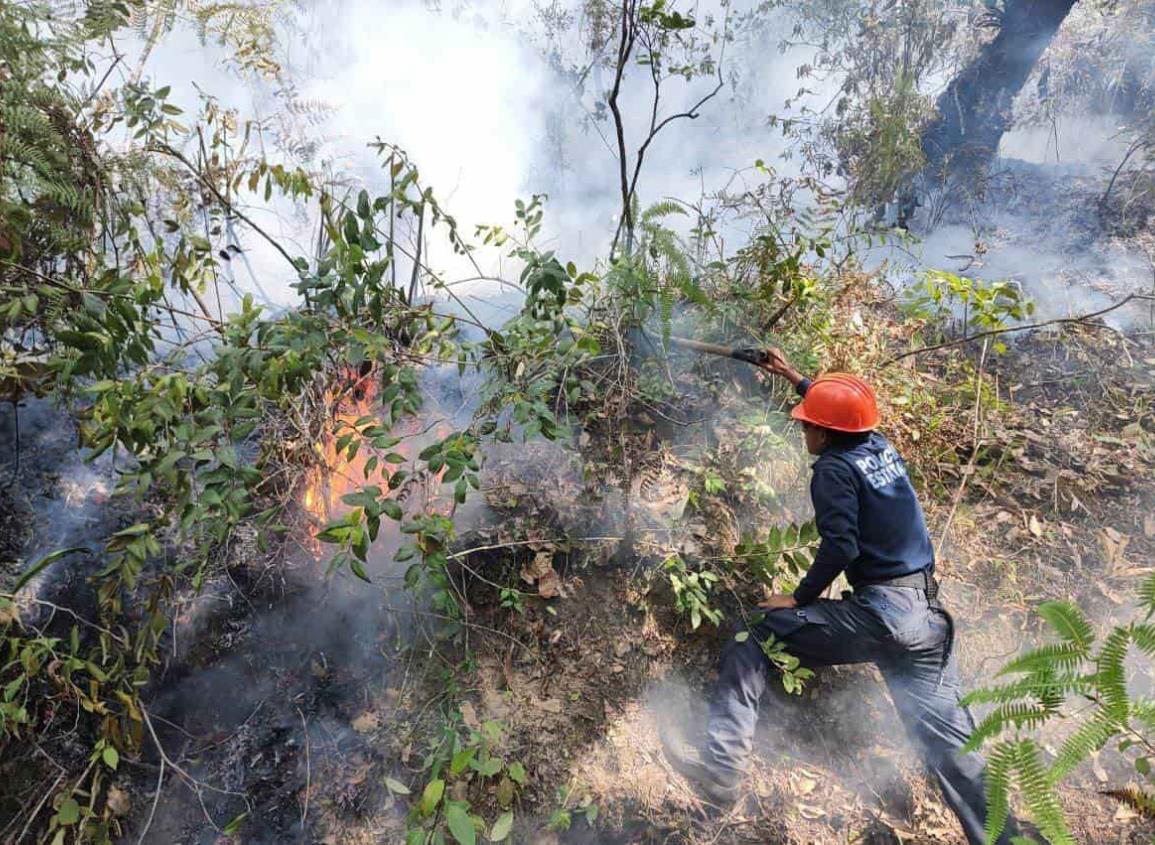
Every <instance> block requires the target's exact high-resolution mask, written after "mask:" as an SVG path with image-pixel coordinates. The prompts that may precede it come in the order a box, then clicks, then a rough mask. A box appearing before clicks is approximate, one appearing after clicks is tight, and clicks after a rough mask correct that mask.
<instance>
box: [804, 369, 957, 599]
mask: <svg viewBox="0 0 1155 845" xmlns="http://www.w3.org/2000/svg"><path fill="white" fill-rule="evenodd" d="M809 386H810V383H809V380H806V381H803V382H802V384H800V385H799V386H798V392H799V393H803V394H805V392H806V389H807V388H808V387H809ZM813 470H814V475H813V477H812V478H811V480H810V498H811V499H812V500H813V502H814V520H815V522H816V523H817V525H818V533H819V535H820V536H821V538H822V542H821V543H820V544H819V546H818V553H817V554H816V555H815V556H814V563H813V565H812V566H811V567H810V570H809V571H808V572H807V573H806V577H805V578H803V579H802V583H801V584H799V585H798V589H796V590H795V591H794V600H795V601H797V602H798V604H800V605H802V604H808V603H810V602H812V601H814V600H815V599H816V598H818V597H819V595H821V594H822V591H823V590H825V589H826V588H827V587H828V586H830V584H831V582H833V581H834V579H835V578H837V577H838V574H839V573H840V572H843V571H845V572H846V578H847V580H848V581H850V584H851V586H859V585H861V584H864V583H868V582H871V581H881V580H885V579H888V578H897V577H898V576H900V575H909V574H911V573H912V572H917V571H919V570H920V569H927V568H929V569H930V570H932V571H933V569H934V548H933V547H932V545H931V542H930V535H929V534H928V533H927V530H926V520H925V519H924V518H923V515H922V508H921V507H920V506H919V504H918V498H917V497H916V496H915V493H914V488H913V487H912V486H911V484H910V479H909V478H908V477H907V474H906V465H905V464H904V463H903V461H902V458H901V457H899V454H898V452H896V451H895V449H894V447H893V446H891V445H890V444H889V443H888V442H887V441H886V438H885V437H883V436H882V435H881V434H878V433H877V432H870V433H869V434H864V435H862V436H861V437H860V438H855V439H853V440H852V441H851V442H849V443H846V444H843V445H840V446H833V447H831V448H829V449H827V450H826V451H824V452H823V453H822V454H821V455H819V457H818V460H817V461H815V462H814V467H813Z"/></svg>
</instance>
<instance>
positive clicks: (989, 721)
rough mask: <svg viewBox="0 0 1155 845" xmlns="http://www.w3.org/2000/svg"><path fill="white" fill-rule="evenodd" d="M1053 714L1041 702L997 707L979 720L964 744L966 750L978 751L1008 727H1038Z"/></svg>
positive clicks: (1016, 703)
mask: <svg viewBox="0 0 1155 845" xmlns="http://www.w3.org/2000/svg"><path fill="white" fill-rule="evenodd" d="M1051 716H1052V713H1051V711H1050V710H1048V709H1047V708H1046V707H1043V706H1042V705H1040V704H1034V703H1028V702H1013V703H1011V704H1004V705H1002V706H1001V707H997V708H995V709H994V711H992V712H991V713H990V714H988V715H987V717H986V718H985V719H983V720H982V721H981V722H979V724H978V727H976V728H975V729H974V731H973V732H972V733H971V735H970V737H969V738H968V739H967V741H966V745H964V746H963V748H962V750H963V751H964V752H970V751H978V750H979V748H981V747H982V746H983V743H985V742H986V741H987V740H989V739H991V738H993V737H996V736H998V735H999V734H1001V733H1003V731H1005V730H1007V729H1008V728H1015V729H1020V728H1037V727H1039V726H1040V725H1042V724H1044V723H1045V722H1046V721H1047V719H1049V718H1050V717H1051Z"/></svg>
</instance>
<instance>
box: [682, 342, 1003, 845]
mask: <svg viewBox="0 0 1155 845" xmlns="http://www.w3.org/2000/svg"><path fill="white" fill-rule="evenodd" d="M762 366H763V368H764V369H765V370H767V371H768V372H771V373H774V374H776V375H779V376H782V377H783V378H785V379H787V380H788V381H789V382H790V383H791V384H792V385H794V387H795V389H796V390H797V391H798V393H799V394H800V395H801V396H802V402H801V403H800V404H799V405H797V406H796V407H795V408H794V409H793V411H792V412H791V416H792V417H793V418H794V419H796V420H799V421H800V422H801V423H802V431H803V435H804V437H805V439H806V449H807V451H808V452H809V453H810V454H811V455H816V456H817V457H818V460H816V461H815V462H814V466H813V478H812V479H811V482H810V495H811V498H812V500H813V503H814V518H815V522H816V524H817V526H818V533H819V535H820V537H821V543H820V545H819V548H818V552H817V554H816V555H815V557H814V563H813V565H812V566H811V567H810V570H809V571H808V572H807V573H806V576H805V578H803V580H802V583H800V584H799V585H798V588H797V589H796V590H795V591H794V593H793V594H792V595H775V596H771V597H770V598H769V599H768V600H767V601H765V602H763V603H762V604H761V605H760V606H761V607H762V608H764V609H765V610H766V611H767V612H766V614H765V618H764V619H763V620H762V621H761V622H759V623H758V624H757V625H755V626H754V627H753V628H752V630H751V632H750V633H751V636H750V637H748V638H746V639H745V640H744V641H742V642H738V641H734V642H731V643H730V644H729V645H728V646H727V647H726V649H725V651H724V653H723V655H722V661H721V666H720V669H719V677H718V682H717V686H716V687H715V689H714V692H713V695H712V697H711V700H710V707H709V722H708V725H707V729H706V735H707V741H706V743H705V746H704V747H702V748H681V747H678V746H677V745H675V744H674V743H672V742H669V741H667V742H666V754H667V757H668V758H669V759H670V762H671V763H672V764H673V765H674V767H675V768H676V769H677V770H678V771H680V772H681V773H682V774H683V775H685V776H687V777H688V778H690V779H691V780H692V781H694V782H695V783H696V784H697V785H698V786H699V788H700V789H701V790H702V792H703V793H704V794H705V795H706V796H707V797H709V798H711V799H713V800H715V801H718V802H730V801H733V800H734V799H735V798H736V797H737V795H738V791H739V784H740V782H741V778H742V774H743V772H744V771H745V768H746V765H747V762H748V760H749V757H750V752H751V747H752V745H753V739H754V728H755V725H756V723H757V719H758V703H759V701H760V700H761V698H762V693H763V692H764V691H765V689H766V684H767V681H768V677H769V671H770V669H771V663H770V661H769V659H768V658H767V657H766V655H765V654H764V653H763V651H762V648H761V646H760V643H761V642H763V641H765V640H767V639H769V637H770V635H773V636H774V637H775V638H776V639H777V640H778V641H780V642H782V643H784V644H785V647H786V650H787V651H789V652H790V653H791V654H793V655H794V656H795V657H797V658H798V659H799V660H800V661H801V663H802V665H803V666H807V667H811V668H812V667H817V666H836V665H843V664H848V663H874V664H875V665H876V666H878V668H879V670H880V671H881V673H882V676H883V678H884V679H885V680H886V685H887V688H888V689H889V691H890V696H891V698H892V699H893V700H894V704H895V707H896V709H897V710H898V714H899V717H900V718H901V719H902V722H903V724H904V725H905V727H906V729H907V732H908V733H909V735H910V737H911V739H912V741H913V742H914V744H915V746H916V747H917V748H918V750H919V751H920V753H921V755H922V758H923V761H924V762H925V764H926V765H927V767H928V768H929V769H930V770H931V772H932V773H933V774H934V776H935V779H936V780H937V781H938V783H939V786H940V787H941V789H942V792H943V797H944V798H945V800H946V802H947V803H948V804H949V805H950V807H951V809H952V810H953V811H954V812H955V814H956V815H957V816H958V818H959V821H960V822H961V823H962V826H963V830H964V832H965V833H966V837H967V840H968V841H969V842H970V843H972V845H982V843H985V842H986V841H987V840H986V837H985V835H984V832H983V829H984V825H985V823H986V817H987V803H986V798H985V795H984V791H983V769H984V762H983V759H982V757H981V756H980V755H978V754H975V753H966V754H964V753H961V752H960V749H961V748H962V746H963V745H964V744H965V743H966V741H967V737H968V736H969V735H970V733H971V732H972V731H973V730H974V722H973V720H972V719H971V716H970V714H969V713H968V712H967V711H966V709H965V708H963V707H962V705H961V704H960V703H959V676H958V666H957V663H956V661H955V658H954V654H953V648H952V646H953V641H954V625H953V622H952V620H951V617H950V615H949V614H948V613H947V612H946V611H945V610H944V609H943V607H942V605H941V604H940V603H939V601H938V583H937V582H936V581H935V578H934V549H933V547H932V545H931V541H930V535H929V534H928V533H927V529H926V521H925V520H924V518H923V513H922V508H921V507H920V506H919V503H918V498H917V497H916V496H915V492H914V488H913V487H912V486H911V484H910V480H909V479H908V478H907V473H906V466H905V464H904V463H903V461H902V458H901V457H900V456H899V454H898V453H897V452H896V451H895V449H894V447H893V446H891V445H890V444H889V443H888V442H887V441H886V438H884V437H883V436H882V435H880V434H878V433H877V432H876V431H875V430H874V429H875V427H876V426H877V425H878V422H879V414H878V406H877V404H876V402H875V397H874V393H873V391H872V390H871V388H870V386H869V385H867V384H866V382H864V381H862V380H861V379H859V378H856V377H855V376H852V375H846V374H841V373H831V374H829V375H825V376H821V377H820V378H818V379H816V380H814V381H811V380H810V379H808V378H805V377H803V376H802V375H801V374H800V373H799V372H798V371H797V370H796V369H794V367H793V366H791V365H790V363H789V362H788V361H787V360H786V359H785V358H784V357H783V355H782V353H781V352H780V351H779V350H776V349H772V350H768V361H767V363H765V364H764V365H762ZM842 572H845V573H846V577H847V580H848V581H849V582H850V585H851V587H852V588H853V593H849V592H848V593H844V594H843V599H842V600H841V601H835V600H830V599H823V598H819V596H821V594H822V593H823V591H824V590H826V588H827V587H829V586H830V584H831V583H832V582H833V581H834V579H835V578H837V577H838V575H839V574H840V573H842ZM1016 835H1018V830H1017V826H1016V825H1015V823H1014V821H1013V820H1008V824H1007V827H1006V830H1005V831H1004V833H1003V835H1002V836H1000V837H999V840H998V842H999V843H1007V842H1010V840H1011V838H1012V836H1016Z"/></svg>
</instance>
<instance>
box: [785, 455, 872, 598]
mask: <svg viewBox="0 0 1155 845" xmlns="http://www.w3.org/2000/svg"><path fill="white" fill-rule="evenodd" d="M810 497H811V498H812V499H813V500H814V520H815V522H816V523H817V525H818V534H819V536H820V537H821V538H822V542H821V543H820V544H819V546H818V553H817V554H816V555H815V556H814V563H813V564H812V565H811V567H810V570H809V571H808V572H807V573H806V577H805V578H803V579H802V583H801V584H799V585H798V589H796V590H795V591H794V601H796V602H797V603H798V604H799V605H803V604H809V603H810V602H812V601H814V600H815V599H816V598H818V597H819V596H820V595H822V591H823V590H825V589H826V588H827V587H829V586H830V584H831V583H832V582H833V581H834V579H835V578H837V577H838V574H839V573H840V572H842V571H843V570H844V569H846V567H847V566H849V565H850V564H851V563H852V562H853V561H854V560H855V559H856V558H857V557H858V487H857V484H856V480H855V478H854V471H853V470H851V468H850V467H848V466H846V464H844V463H842V462H841V461H837V460H826V461H819V462H818V463H817V464H815V466H814V477H813V478H812V479H811V481H810Z"/></svg>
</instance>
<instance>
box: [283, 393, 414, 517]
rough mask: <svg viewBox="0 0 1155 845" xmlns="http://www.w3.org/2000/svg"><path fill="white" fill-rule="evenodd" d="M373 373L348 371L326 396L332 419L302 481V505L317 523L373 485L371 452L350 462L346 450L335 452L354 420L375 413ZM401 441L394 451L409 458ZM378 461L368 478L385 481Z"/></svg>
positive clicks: (362, 451)
mask: <svg viewBox="0 0 1155 845" xmlns="http://www.w3.org/2000/svg"><path fill="white" fill-rule="evenodd" d="M373 375H374V374H373V372H372V371H369V372H367V373H357V372H350V373H348V374H347V376H346V377H345V378H342V379H338V380H337V384H336V385H335V386H334V387H331V388H330V389H329V390H328V391H327V392H326V394H325V405H326V407H329V408H331V409H332V419H331V421H330V425H329V426H328V430H327V431H326V432H325V434H324V435H323V437H322V438H321V440H320V441H319V442H317V443H314V444H313V450H314V451H315V452H316V453H317V462H316V463H315V464H314V465H313V467H312V469H311V470H310V471H309V474H308V477H307V478H306V479H305V489H304V494H303V496H302V498H301V505H302V507H303V508H304V509H305V512H306V513H308V514H309V515H311V516H312V517H313V519H315V520H316V521H318V522H321V523H325V522H328V521H329V520H331V519H332V518H333V516H334V514H335V513H336V512H337V511H338V510H339V509H340V507H341V498H342V497H343V496H347V495H348V494H350V493H352V492H354V491H356V490H357V489H359V488H360V487H361V486H362V485H363V484H370V483H374V481H373V480H372V479H368V478H366V472H365V468H366V466H367V465H368V463H369V459H370V458H371V457H373V454H374V452H373V451H371V450H365V449H359V450H358V451H357V454H356V455H354V456H353V459H352V460H349V458H348V452H347V448H348V447H346V449H345V450H342V452H341V453H340V454H338V452H337V441H338V440H339V439H340V438H341V436H342V435H343V434H345V433H347V432H349V431H352V430H353V427H354V424H355V423H356V422H357V420H359V419H361V418H362V417H366V416H374V415H375V412H376V402H377V395H378V391H379V383H378V382H377V380H376V379H375V378H373ZM404 446H405V443H404V441H402V442H401V443H399V444H397V447H396V449H395V451H397V452H400V453H401V454H403V455H405V456H406V457H409V455H408V454H407V453H406V450H405V448H404ZM382 463H383V462H381V461H380V460H378V467H377V469H375V470H374V471H373V472H372V473H370V475H373V476H377V477H378V480H385V481H387V480H388V477H389V473H388V469H387V468H386V467H384V466H382Z"/></svg>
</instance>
